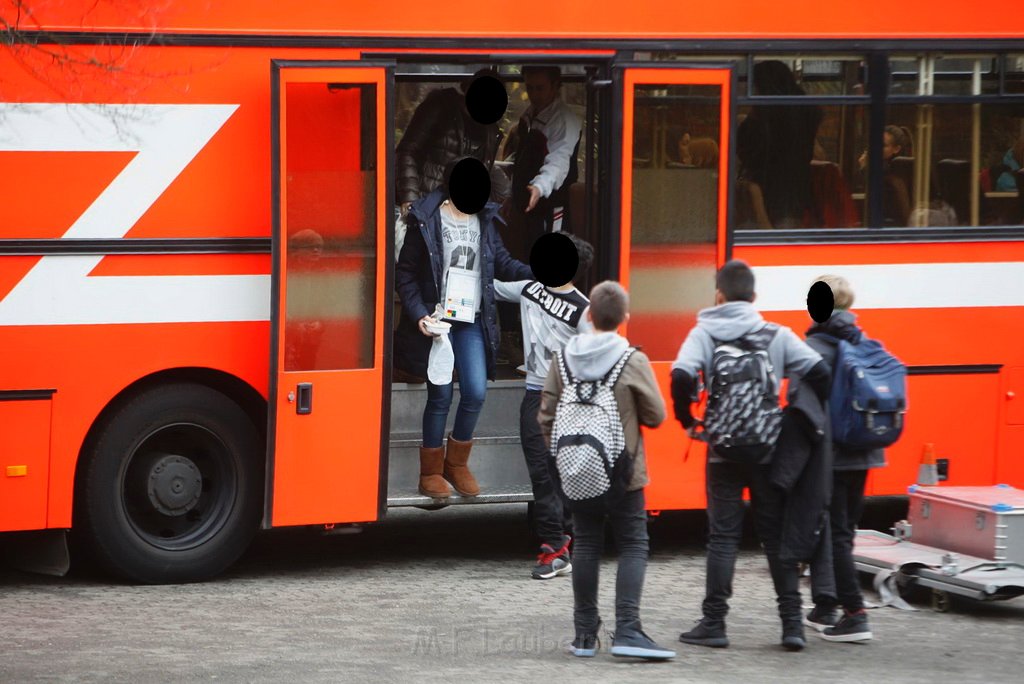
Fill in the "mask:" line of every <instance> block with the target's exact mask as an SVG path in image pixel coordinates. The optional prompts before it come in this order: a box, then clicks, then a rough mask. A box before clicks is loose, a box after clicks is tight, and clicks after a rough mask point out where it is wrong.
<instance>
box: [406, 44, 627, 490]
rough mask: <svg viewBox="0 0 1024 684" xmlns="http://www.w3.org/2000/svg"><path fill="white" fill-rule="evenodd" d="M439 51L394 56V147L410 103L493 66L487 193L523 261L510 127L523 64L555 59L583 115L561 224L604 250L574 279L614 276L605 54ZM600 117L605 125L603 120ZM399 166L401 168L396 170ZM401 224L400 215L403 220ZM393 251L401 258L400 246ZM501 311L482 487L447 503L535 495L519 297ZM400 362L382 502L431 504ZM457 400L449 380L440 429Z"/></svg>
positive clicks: (478, 453)
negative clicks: (494, 135) (499, 111)
mask: <svg viewBox="0 0 1024 684" xmlns="http://www.w3.org/2000/svg"><path fill="white" fill-rule="evenodd" d="M445 60H446V61H426V60H422V59H416V60H408V61H407V60H403V59H398V60H397V64H396V71H395V93H396V98H395V99H396V106H395V120H394V128H395V131H396V148H397V147H398V146H399V145H400V144H401V140H402V136H403V135H404V134H405V132H406V130H407V129H408V127H409V124H410V122H411V121H412V120H413V117H414V115H415V113H416V109H417V107H419V106H420V105H421V104H422V103H423V102H424V101H425V100H426V99H427V97H428V96H430V95H431V93H436V92H437V91H439V90H443V89H446V88H448V89H458V88H459V86H460V85H461V84H463V83H465V82H467V81H468V80H470V79H472V77H473V75H474V74H475V73H477V72H479V71H480V70H482V69H490V70H493V72H495V73H497V74H498V75H499V78H500V79H501V81H502V82H503V84H504V85H505V90H506V92H507V94H508V106H507V108H506V109H505V111H504V114H503V115H502V116H501V118H500V119H499V120H498V121H497V123H496V128H497V130H498V141H497V146H496V149H495V150H494V154H493V168H492V169H491V178H492V187H500V186H501V185H502V184H504V185H505V187H506V196H505V197H495V196H494V193H492V197H491V200H492V201H499V202H502V204H503V210H502V216H503V218H504V219H505V224H506V225H505V228H504V229H503V230H502V241H503V242H504V243H505V245H506V247H507V248H508V249H509V251H510V253H511V254H512V255H513V256H514V257H516V258H517V259H519V260H521V261H523V262H526V263H528V262H529V258H530V247H531V245H530V244H529V242H530V240H528V239H527V238H526V237H525V236H526V232H525V227H524V225H523V224H524V222H523V214H522V212H521V210H519V209H517V208H516V206H515V204H514V202H513V200H512V197H511V187H512V181H513V171H514V169H515V153H516V131H517V128H518V125H519V122H520V119H521V118H522V116H523V114H524V113H525V112H526V111H527V108H528V107H529V106H530V104H531V103H530V99H529V97H528V95H527V91H526V87H525V82H524V76H523V67H524V66H526V65H530V64H543V65H545V66H556V67H558V69H559V71H560V74H561V86H560V89H559V91H560V92H559V96H560V97H561V99H562V100H563V101H564V102H565V103H566V105H567V106H568V108H569V110H570V111H571V112H572V113H573V114H574V115H575V116H577V117H579V120H580V123H581V133H580V139H579V145H578V148H577V149H576V153H577V154H576V159H575V163H576V168H577V178H576V181H575V182H573V183H571V184H570V185H569V186H568V188H567V190H568V192H567V193H566V196H567V202H566V207H565V209H566V218H565V220H564V221H563V222H562V224H561V229H562V230H564V231H566V232H569V233H572V234H574V235H577V236H579V237H581V238H583V239H584V240H587V241H588V242H590V243H591V244H592V245H593V246H594V248H595V251H596V252H597V253H598V254H599V255H605V257H604V258H599V259H598V260H597V263H595V264H594V266H593V267H592V268H591V269H590V271H589V272H588V273H586V274H584V275H583V277H582V278H579V279H577V283H576V285H577V287H578V288H579V289H580V290H581V291H582V292H584V293H585V292H587V291H589V288H590V287H591V286H592V285H593V284H595V283H597V282H599V281H600V280H602V279H605V278H609V277H614V271H613V268H614V266H613V262H612V259H611V256H610V255H611V254H613V253H614V250H613V246H614V244H615V238H614V236H613V235H612V229H611V223H612V222H611V221H610V214H609V211H608V210H607V206H606V205H608V198H609V197H610V194H611V193H610V192H609V190H610V174H609V173H608V163H609V161H608V160H609V159H610V153H609V146H608V145H607V144H605V145H604V146H603V147H602V146H601V144H600V141H601V139H602V137H607V136H608V134H609V133H610V130H608V129H607V122H608V121H609V119H610V117H609V116H608V114H607V112H608V111H609V107H610V89H608V88H607V87H604V88H602V87H601V86H602V84H603V85H604V86H607V85H608V84H609V83H610V82H609V81H608V80H607V73H608V71H609V66H608V64H607V62H606V61H600V60H592V61H587V60H581V59H575V60H568V61H567V60H566V59H565V58H564V57H560V56H544V55H537V56H536V57H535V58H527V59H525V60H524V57H523V56H522V55H517V56H515V57H511V56H510V57H509V59H507V60H504V59H495V58H494V57H493V56H489V58H488V59H486V60H481V59H479V57H476V58H474V57H467V58H466V59H464V60H458V59H454V60H452V59H449V57H448V56H446V57H445ZM602 78H603V79H604V80H603V81H602ZM602 114H603V115H602ZM602 123H603V124H604V126H605V128H604V129H602V128H601V125H602ZM602 155H603V156H602ZM396 157H397V155H396ZM396 163H397V160H396ZM398 174H399V175H400V174H401V169H399V170H398ZM499 194H500V193H499ZM399 199H401V198H399V197H397V196H396V202H395V212H396V221H397V220H398V218H399V217H400V203H399V202H398V200H399ZM602 202H603V203H604V205H605V206H604V207H602ZM602 208H603V209H604V210H602ZM398 223H399V224H401V221H398ZM398 233H399V235H397V236H396V240H397V241H398V244H401V241H402V236H401V234H400V233H401V229H399V231H398ZM398 244H396V250H397V249H398ZM395 257H396V259H397V257H398V253H397V251H396V254H395ZM394 307H395V316H394V320H395V324H396V328H397V325H398V321H399V319H400V314H401V303H400V301H399V299H398V296H397V293H396V294H395V295H394ZM498 312H499V313H498V317H499V321H498V324H499V327H500V329H501V334H502V344H501V347H500V350H499V355H498V359H497V362H498V363H497V368H496V375H497V378H496V380H495V381H494V382H489V383H488V387H487V398H486V401H485V403H484V408H483V411H482V413H481V416H480V420H479V422H478V423H477V427H476V431H475V434H474V446H473V457H472V461H471V463H470V466H471V469H472V471H473V473H474V475H475V476H476V478H477V480H478V482H479V483H480V486H481V489H482V491H481V494H480V496H477V497H474V498H472V499H462V498H461V497H459V496H458V495H457V494H455V495H453V496H452V498H451V499H450V500H449V501H450V502H451V503H458V502H475V503H482V502H515V501H523V502H526V501H530V500H531V498H532V492H531V488H530V480H529V476H528V473H527V471H526V466H525V463H524V460H523V455H522V451H521V447H520V442H519V404H520V402H521V401H522V395H523V378H524V374H523V367H522V366H521V364H522V363H523V358H522V338H521V334H520V325H521V324H520V321H519V318H518V305H499V307H498ZM396 346H397V345H396ZM397 352H398V350H397V349H396V354H397ZM517 352H518V353H517ZM400 361H401V360H400V359H396V363H395V374H394V382H393V383H392V414H391V424H390V428H391V442H390V444H391V448H390V462H389V468H388V470H389V481H388V504H389V505H392V506H395V505H418V506H428V507H429V506H433V505H436V502H434V501H433V500H431V499H429V498H428V497H425V496H422V495H420V494H419V492H418V487H417V485H418V477H419V460H418V458H419V456H418V451H419V447H420V445H421V439H422V434H421V431H422V413H423V408H424V404H425V402H426V394H427V391H426V383H425V382H424V379H423V378H418V377H410V375H409V374H408V373H404V372H403V369H402V368H401V366H402V364H401V363H400ZM458 401H459V394H458V383H457V382H456V385H455V396H454V398H453V401H452V408H451V411H450V413H449V424H448V426H447V429H446V433H447V432H448V431H450V429H451V424H452V422H453V421H454V416H455V409H456V407H457V405H458Z"/></svg>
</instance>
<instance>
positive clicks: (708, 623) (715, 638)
mask: <svg viewBox="0 0 1024 684" xmlns="http://www.w3.org/2000/svg"><path fill="white" fill-rule="evenodd" d="M679 640H680V641H681V642H683V643H684V644H694V645H696V646H709V647H711V648H726V647H728V646H729V638H728V637H727V636H725V621H724V620H717V621H712V620H709V619H707V618H701V619H700V620H697V626H696V627H694V628H693V629H691V630H690V631H689V632H683V633H682V634H680V635H679Z"/></svg>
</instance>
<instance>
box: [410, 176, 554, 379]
mask: <svg viewBox="0 0 1024 684" xmlns="http://www.w3.org/2000/svg"><path fill="white" fill-rule="evenodd" d="M445 198H446V195H445V193H444V192H443V191H442V190H435V191H434V192H432V193H430V194H429V195H427V196H426V197H424V198H423V199H421V200H420V201H418V202H416V203H415V204H413V205H412V206H411V207H410V208H409V214H408V215H407V217H406V224H407V225H408V230H407V232H406V236H405V243H404V244H403V245H402V252H401V254H399V256H398V266H397V267H396V268H395V289H396V290H397V291H398V296H399V298H400V299H401V300H402V317H401V319H400V321H399V324H398V330H397V331H396V334H395V365H396V366H398V367H399V368H401V369H402V370H404V371H406V372H407V373H412V374H413V375H417V376H419V377H422V378H425V377H426V376H427V359H428V357H429V356H430V344H431V338H429V337H427V336H426V335H424V334H422V333H421V332H420V331H419V328H418V327H417V323H418V321H419V320H420V319H421V318H423V317H424V316H427V315H429V314H432V313H434V306H435V305H436V304H437V302H438V301H439V300H440V298H441V297H440V292H441V285H442V283H443V275H444V265H443V264H442V260H443V258H444V248H443V246H442V245H441V215H440V207H441V203H442V202H443V201H444V200H445ZM498 209H499V207H498V205H497V204H494V203H488V204H487V205H486V206H485V207H484V208H483V210H482V211H480V213H479V214H477V216H478V217H479V219H480V233H481V236H480V242H481V245H480V246H481V250H480V251H481V257H482V260H481V266H480V268H481V271H480V278H481V280H480V283H481V292H482V293H483V301H482V302H481V303H480V316H482V317H483V322H484V345H485V348H486V350H487V377H488V378H490V379H491V380H493V379H494V377H495V359H496V357H497V352H498V341H499V335H498V319H497V314H496V309H495V303H494V279H495V278H497V279H498V280H504V281H516V280H532V279H533V278H534V275H533V271H532V270H531V269H530V267H529V266H527V265H526V264H524V263H522V262H520V261H516V260H515V259H513V258H512V256H511V255H510V254H509V253H508V250H507V249H505V245H504V244H503V243H502V241H501V236H500V235H499V234H498V227H499V224H502V225H503V222H502V219H501V217H500V216H499V215H498Z"/></svg>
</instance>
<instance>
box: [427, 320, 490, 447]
mask: <svg viewBox="0 0 1024 684" xmlns="http://www.w3.org/2000/svg"><path fill="white" fill-rule="evenodd" d="M448 334H449V335H451V341H452V351H453V352H454V353H455V370H456V371H457V372H458V374H459V408H458V409H457V410H456V413H455V425H454V426H453V427H452V436H453V437H454V438H455V439H457V440H459V441H460V442H468V441H469V440H471V439H473V430H475V429H476V422H477V420H479V419H480V410H481V409H483V407H484V397H485V396H486V394H487V350H486V349H485V348H484V329H483V322H482V321H481V316H480V314H479V313H478V314H477V316H476V321H475V322H474V323H456V322H453V323H452V329H451V332H449V333H448ZM453 385H454V383H452V382H449V383H448V384H447V385H435V384H434V383H432V382H430V381H429V380H428V381H427V405H426V406H425V407H424V409H423V446H425V447H427V448H434V447H439V446H441V442H442V440H443V439H444V426H445V423H447V422H448V410H449V409H450V408H451V405H452V396H453V395H454V390H453Z"/></svg>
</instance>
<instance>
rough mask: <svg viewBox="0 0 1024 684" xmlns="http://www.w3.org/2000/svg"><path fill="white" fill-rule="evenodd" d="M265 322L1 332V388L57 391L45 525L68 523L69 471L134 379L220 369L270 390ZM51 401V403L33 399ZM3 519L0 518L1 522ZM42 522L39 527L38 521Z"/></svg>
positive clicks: (71, 472) (71, 487)
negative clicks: (5, 359)
mask: <svg viewBox="0 0 1024 684" xmlns="http://www.w3.org/2000/svg"><path fill="white" fill-rule="evenodd" d="M269 332H270V330H269V326H268V324H267V323H266V322H262V323H261V322H254V323H232V324H225V323H205V324H194V323H192V324H169V325H148V326H142V325H139V326H131V325H118V326H107V325H103V326H74V327H70V326H68V327H63V328H59V329H55V328H50V327H34V326H33V327H23V328H6V329H2V330H0V339H2V340H3V346H4V348H5V349H8V350H10V351H11V356H10V358H11V359H22V360H24V362H23V363H19V364H14V365H13V367H12V368H11V370H10V372H8V373H5V383H4V384H5V386H6V387H20V388H29V389H36V388H56V390H57V391H56V393H55V394H54V395H53V400H52V405H53V428H52V441H51V448H50V451H49V460H50V463H49V487H48V491H47V490H44V491H43V493H42V500H43V501H46V502H47V506H46V510H47V515H46V521H45V527H50V528H54V527H70V526H71V510H72V494H73V491H74V475H75V469H76V467H77V461H78V455H79V451H80V450H81V448H82V444H83V442H84V440H85V436H86V433H87V432H88V431H89V428H90V427H91V426H92V424H93V422H94V421H95V420H96V418H97V416H98V415H99V413H100V411H102V409H103V408H104V407H105V406H106V405H107V404H108V403H109V402H110V401H111V400H112V399H113V398H114V397H115V396H117V394H118V393H120V392H121V391H122V390H123V389H124V388H126V387H128V386H129V385H131V384H132V383H133V382H135V381H136V380H138V379H139V378H143V377H145V376H147V375H150V374H152V373H156V372H159V371H163V370H166V369H168V368H181V367H198V368H210V369H214V370H220V371H223V372H225V373H228V374H230V375H234V376H235V377H237V378H240V379H241V380H243V381H245V382H247V383H248V384H250V385H251V386H252V387H253V388H255V389H256V390H257V391H258V392H260V393H261V394H262V395H263V396H266V394H267V381H268V370H267V365H268V362H267V357H266V349H267V347H268V345H269ZM37 403H41V404H42V403H49V402H37ZM5 523H6V521H4V520H0V527H3V526H4V525H5ZM40 527H43V525H40Z"/></svg>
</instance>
